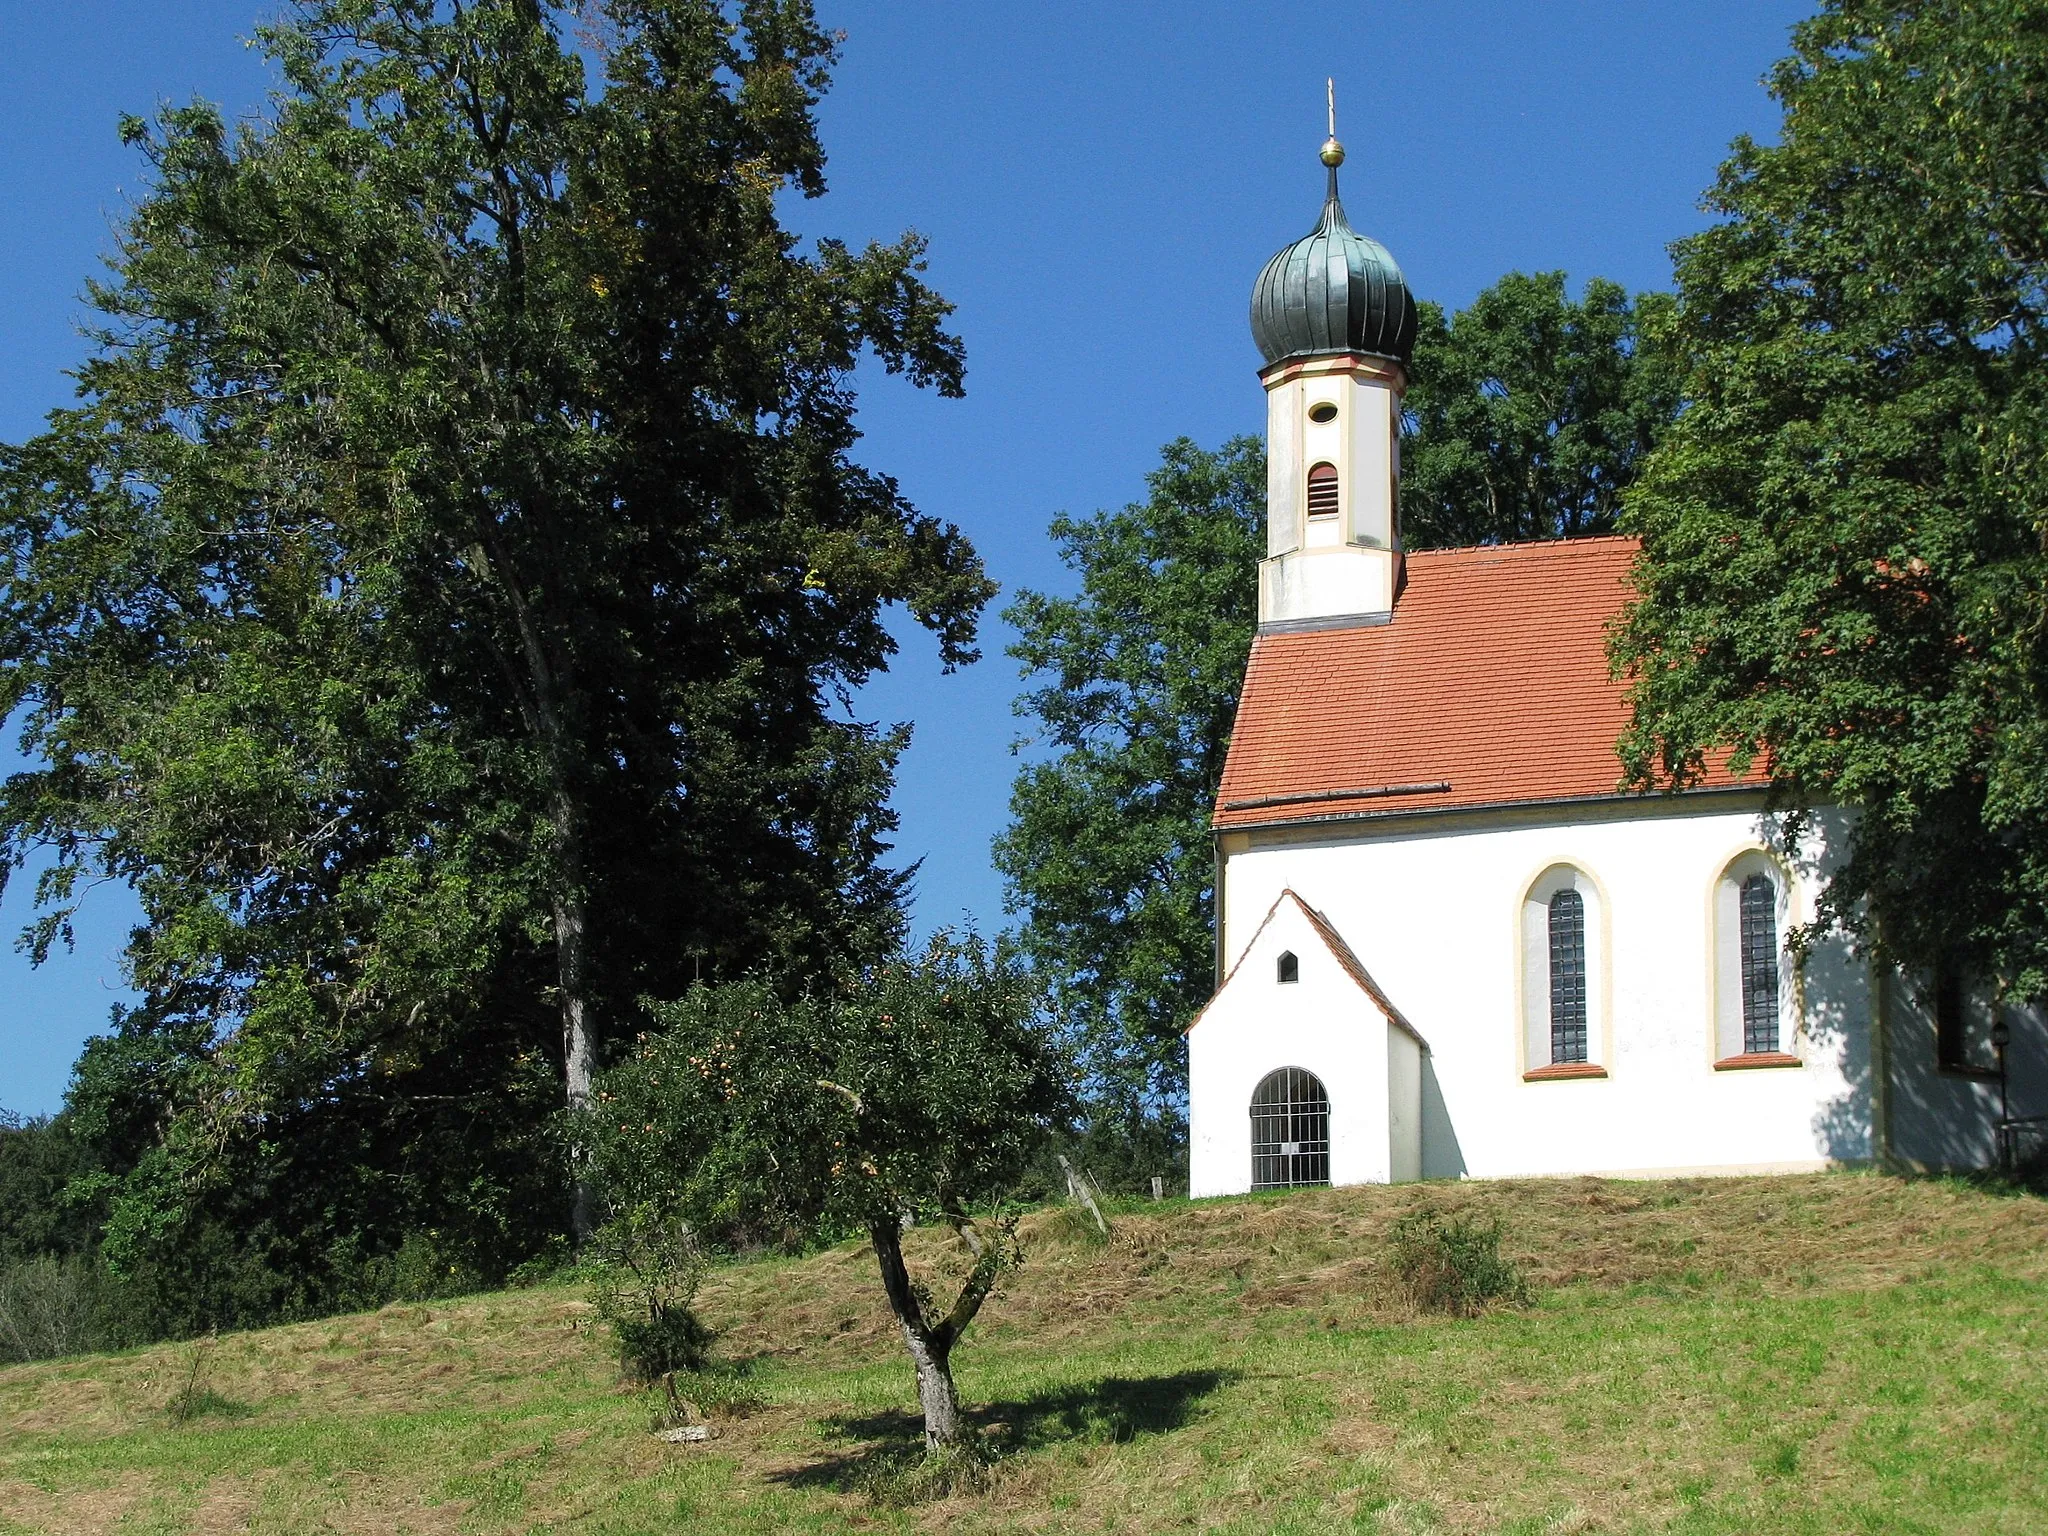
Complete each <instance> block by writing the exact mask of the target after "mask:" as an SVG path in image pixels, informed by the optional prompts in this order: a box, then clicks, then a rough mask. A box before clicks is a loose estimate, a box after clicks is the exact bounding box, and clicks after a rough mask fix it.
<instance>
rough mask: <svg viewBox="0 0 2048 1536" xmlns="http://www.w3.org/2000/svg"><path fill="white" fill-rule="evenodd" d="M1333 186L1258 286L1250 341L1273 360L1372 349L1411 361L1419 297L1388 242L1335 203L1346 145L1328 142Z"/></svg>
mask: <svg viewBox="0 0 2048 1536" xmlns="http://www.w3.org/2000/svg"><path fill="white" fill-rule="evenodd" d="M1322 160H1323V163H1324V164H1325V165H1327V166H1328V167H1329V168H1330V191H1329V196H1328V198H1327V199H1326V200H1325V201H1324V203H1323V217H1322V221H1321V222H1320V223H1319V224H1317V225H1316V227H1315V230H1314V231H1313V232H1312V233H1310V234H1308V235H1305V236H1303V237H1302V238H1301V239H1299V240H1297V241H1295V242H1294V244H1292V245H1290V246H1286V247H1284V248H1283V249H1281V250H1279V251H1278V252H1276V253H1275V254H1274V256H1273V259H1272V260H1271V261H1269V262H1267V263H1266V268H1265V270H1264V271H1263V272H1261V273H1260V274H1259V280H1258V282H1257V283H1256V284H1254V285H1253V287H1252V340H1253V341H1255V342H1256V343H1258V348H1259V354H1260V356H1262V357H1263V358H1264V359H1265V360H1266V361H1267V362H1268V363H1269V364H1270V363H1277V362H1279V361H1281V360H1282V359H1283V358H1289V357H1313V356H1316V355H1318V354H1321V353H1341V352H1370V353H1374V354H1376V355H1378V356H1380V357H1391V358H1393V359H1394V360H1395V361H1396V362H1399V363H1403V364H1405V363H1406V362H1407V361H1408V359H1409V355H1410V354H1411V353H1412V352H1413V351H1414V350H1415V296H1414V295H1413V294H1412V293H1410V292H1409V291H1408V280H1407V279H1406V278H1404V277H1402V276H1401V269H1400V268H1399V267H1398V266H1396V265H1395V264H1394V258H1393V256H1392V255H1391V254H1390V253H1389V252H1388V250H1387V248H1386V247H1385V246H1384V245H1381V244H1380V243H1379V241H1377V240H1375V239H1373V238H1372V237H1371V236H1370V235H1361V234H1359V233H1358V232H1357V231H1356V230H1354V229H1353V228H1352V227H1351V225H1350V223H1349V222H1348V221H1347V220H1346V219H1345V217H1344V205H1343V204H1342V203H1340V202H1338V201H1337V167H1338V166H1339V165H1340V164H1342V163H1343V160H1344V147H1343V146H1342V145H1341V144H1339V143H1338V142H1337V140H1336V138H1335V137H1334V136H1333V137H1332V138H1331V139H1330V140H1329V142H1328V143H1326V144H1324V145H1323V147H1322Z"/></svg>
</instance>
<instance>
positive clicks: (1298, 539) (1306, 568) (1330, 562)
mask: <svg viewBox="0 0 2048 1536" xmlns="http://www.w3.org/2000/svg"><path fill="white" fill-rule="evenodd" d="M1263 378H1264V381H1265V385H1266V462H1267V471H1266V473H1267V483H1266V555H1267V558H1266V560H1265V562H1264V563H1263V565H1262V567H1261V569H1260V572H1259V622H1260V623H1261V624H1287V623H1303V622H1310V623H1312V622H1318V621H1324V620H1331V621H1335V620H1341V619H1345V618H1353V617H1356V618H1359V619H1361V620H1363V621H1368V622H1369V621H1370V620H1371V619H1372V618H1373V617H1374V616H1378V615H1385V614H1389V613H1391V612H1392V611H1393V605H1394V595H1395V591H1396V588H1397V586H1398V581H1399V569H1400V512H1399V506H1400V419H1401V393H1402V390H1403V388H1404V387H1405V385H1406V382H1407V380H1406V377H1405V375H1404V374H1403V373H1402V370H1401V367H1400V365H1399V364H1398V363H1395V362H1393V361H1391V360H1389V359H1387V358H1381V357H1372V356H1365V355H1360V354H1356V353H1343V354H1337V355H1334V356H1322V357H1309V358H1298V359H1290V360H1288V361H1286V362H1283V363H1279V364H1276V365H1275V366H1273V367H1271V368H1269V369H1267V370H1266V372H1265V374H1264V375H1263ZM1318 418H1320V419H1318ZM1322 464H1327V465H1329V466H1331V467H1332V468H1333V469H1334V470H1335V471H1336V491H1337V496H1336V515H1335V516H1333V517H1331V516H1324V517H1317V516H1313V515H1311V508H1310V491H1309V485H1310V476H1311V474H1312V472H1313V471H1314V470H1315V469H1316V467H1317V466H1318V465H1322Z"/></svg>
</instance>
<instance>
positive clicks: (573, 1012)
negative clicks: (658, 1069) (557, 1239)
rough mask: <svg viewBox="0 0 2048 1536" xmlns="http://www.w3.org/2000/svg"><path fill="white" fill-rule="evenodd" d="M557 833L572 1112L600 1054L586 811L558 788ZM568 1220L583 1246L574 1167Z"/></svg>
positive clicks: (584, 1189) (584, 1228)
mask: <svg viewBox="0 0 2048 1536" xmlns="http://www.w3.org/2000/svg"><path fill="white" fill-rule="evenodd" d="M553 812H554V815H553V820H554V824H555V825H554V835H555V861H556V862H555V879H554V887H555V890H554V919H555V969H556V974H557V977H558V979H559V983H560V988H561V995H562V1085H563V1089H564V1096H565V1098H566V1099H567V1101H568V1106H569V1113H570V1114H572V1115H576V1114H581V1113H582V1112H583V1111H584V1110H585V1109H586V1108H587V1107H588V1106H589V1104H590V1081H591V1078H592V1076H593V1075H594V1074H595V1072H596V1052H595V1051H594V1049H593V1048H592V1045H591V1040H590V1019H589V1016H588V1003H587V999H586V992H587V989H588V985H589V975H590V963H589V962H590V933H589V921H588V907H587V903H586V901H585V899H584V884H583V877H584V868H583V813H582V809H581V807H579V806H578V805H577V804H576V803H575V799H574V797H573V796H571V795H569V794H567V793H564V792H560V791H558V792H557V793H556V795H555V803H554V807H553ZM569 1221H570V1226H571V1228H572V1230H573V1231H574V1233H575V1236H576V1244H577V1246H578V1247H581V1246H582V1245H583V1243H584V1242H585V1241H586V1240H587V1239H588V1238H589V1236H590V1234H591V1232H592V1230H593V1229H594V1228H595V1226H596V1221H595V1218H594V1214H593V1212H592V1209H591V1197H590V1181H589V1180H588V1179H587V1178H585V1177H584V1174H583V1170H582V1168H580V1167H578V1168H576V1169H575V1170H574V1180H573V1188H572V1192H571V1196H570V1212H569Z"/></svg>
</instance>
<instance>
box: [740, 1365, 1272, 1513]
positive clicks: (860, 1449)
mask: <svg viewBox="0 0 2048 1536" xmlns="http://www.w3.org/2000/svg"><path fill="white" fill-rule="evenodd" d="M1240 1374H1241V1373H1239V1372H1237V1371H1180V1372H1177V1373H1176V1374H1174V1375H1171V1376H1104V1377H1100V1378H1098V1379H1097V1380H1094V1381H1088V1382H1080V1383H1077V1384H1075V1385H1072V1386H1066V1387H1057V1388H1053V1389H1050V1390H1048V1391H1045V1392H1040V1393H1036V1394H1034V1395H1033V1396H1031V1397H1027V1398H1021V1399H1009V1400H1005V1401H1001V1402H994V1403H984V1404H982V1405H980V1406H978V1407H974V1408H970V1409H968V1410H967V1411H966V1418H967V1420H968V1422H969V1424H970V1425H971V1426H972V1427H973V1430H974V1432H975V1436H976V1439H977V1440H978V1441H979V1443H980V1444H981V1445H982V1447H983V1448H984V1449H985V1450H987V1451H990V1452H993V1453H995V1454H997V1455H1010V1454H1014V1453H1015V1452H1018V1451H1030V1450H1037V1449H1039V1448H1041V1447H1043V1446H1048V1445H1054V1444H1058V1443H1060V1442H1062V1441H1070V1440H1082V1441H1093V1442H1096V1443H1099V1444H1113V1445H1120V1444H1122V1443H1124V1442H1125V1441H1128V1440H1136V1439H1138V1438H1139V1437H1141V1436H1144V1435H1160V1434H1166V1433H1168V1432H1169V1431H1171V1430H1176V1429H1179V1428H1180V1427H1181V1426H1182V1425H1184V1424H1186V1423H1187V1422H1188V1421H1189V1420H1190V1419H1192V1418H1193V1417H1194V1414H1195V1410H1196V1408H1197V1407H1198V1406H1199V1405H1200V1403H1201V1401H1202V1399H1203V1398H1205V1397H1207V1396H1208V1395H1209V1394H1210V1393H1212V1392H1214V1391H1215V1390H1216V1389H1217V1388H1218V1387H1222V1386H1227V1385H1228V1384H1229V1383H1231V1382H1233V1381H1235V1380H1237V1379H1238V1377H1239V1375H1240ZM822 1427H823V1428H824V1430H825V1433H826V1434H827V1435H828V1436H830V1437H831V1438H833V1439H835V1440H838V1441H841V1442H844V1443H845V1444H846V1445H847V1449H846V1450H845V1451H843V1452H840V1453H837V1454H835V1455H830V1456H826V1457H823V1458H821V1459H820V1460H817V1461H814V1462H812V1463H810V1464H809V1465H807V1466H802V1467H797V1468H794V1469H792V1470H790V1471H788V1472H784V1473H781V1474H779V1475H778V1476H777V1477H776V1478H775V1481H777V1482H782V1483H787V1484H789V1485H790V1486H791V1487H797V1488H831V1489H834V1490H835V1491H839V1492H851V1491H855V1490H860V1489H865V1488H869V1487H871V1485H872V1484H873V1483H874V1481H875V1479H876V1477H877V1476H878V1475H883V1474H886V1473H888V1472H890V1471H892V1470H895V1469H899V1468H902V1467H905V1466H908V1465H910V1464H913V1463H915V1462H917V1461H918V1460H920V1459H922V1457H923V1456H924V1419H923V1418H922V1417H921V1416H920V1415H918V1414H915V1413H905V1412H903V1411H901V1410H900V1409H891V1410H890V1411H888V1412H886V1413H871V1414H845V1415H841V1416H838V1417H835V1418H829V1419H826V1420H824V1421H823V1425H822Z"/></svg>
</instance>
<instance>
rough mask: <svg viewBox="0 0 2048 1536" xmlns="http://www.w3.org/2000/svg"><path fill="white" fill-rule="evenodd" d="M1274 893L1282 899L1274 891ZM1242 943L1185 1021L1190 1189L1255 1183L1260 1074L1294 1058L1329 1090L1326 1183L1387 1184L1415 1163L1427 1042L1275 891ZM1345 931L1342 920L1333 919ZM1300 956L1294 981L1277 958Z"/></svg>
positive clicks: (1220, 1189)
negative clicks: (1392, 1017)
mask: <svg viewBox="0 0 2048 1536" xmlns="http://www.w3.org/2000/svg"><path fill="white" fill-rule="evenodd" d="M1276 901H1278V905H1277V906H1276V905H1275V902H1276ZM1268 911H1270V913H1271V921H1268V922H1265V923H1264V924H1263V926H1262V927H1261V928H1260V931H1259V933H1258V935H1257V937H1256V938H1252V937H1251V936H1250V933H1249V930H1247V938H1248V939H1249V941H1250V949H1249V952H1248V953H1246V954H1245V955H1243V956H1242V957H1241V959H1240V961H1239V963H1238V965H1237V966H1236V967H1235V969H1234V970H1233V972H1232V974H1231V976H1230V979H1229V982H1228V983H1227V984H1226V985H1225V986H1224V987H1223V989H1222V990H1221V991H1219V992H1218V993H1217V995H1216V997H1215V998H1214V999H1213V1000H1212V1001H1211V1003H1210V1004H1209V1006H1208V1008H1207V1009H1205V1010H1204V1011H1203V1013H1202V1015H1201V1017H1200V1018H1199V1019H1198V1020H1197V1021H1196V1023H1195V1025H1194V1027H1193V1028H1192V1029H1191V1030H1190V1031H1189V1032H1188V1092H1189V1102H1190V1105H1191V1106H1198V1108H1196V1110H1195V1114H1194V1117H1193V1121H1192V1124H1191V1127H1190V1129H1191V1137H1190V1146H1189V1158H1188V1187H1189V1191H1190V1193H1192V1194H1194V1195H1196V1196H1198V1197H1199V1196H1209V1195H1231V1194H1241V1193H1243V1192H1244V1191H1246V1190H1248V1189H1250V1188H1251V1173H1252V1152H1251V1101H1252V1094H1253V1093H1254V1091H1255V1090H1256V1089H1257V1087H1258V1085H1259V1082H1260V1080H1261V1079H1262V1078H1264V1077H1265V1076H1266V1074H1267V1073H1269V1072H1273V1071H1276V1070H1278V1069H1279V1068H1281V1067H1301V1068H1304V1069H1306V1070H1307V1071H1310V1072H1313V1073H1314V1074H1315V1075H1316V1076H1317V1077H1318V1078H1320V1079H1321V1080H1322V1083H1323V1088H1324V1091H1325V1092H1327V1093H1328V1094H1329V1096H1330V1182H1331V1183H1332V1184H1368V1183H1370V1184H1384V1183H1387V1182H1389V1181H1390V1180H1394V1179H1402V1178H1411V1179H1412V1178H1415V1177H1417V1176H1418V1174H1419V1173H1420V1170H1421V1165H1422V1149H1421V1123H1422V1109H1421V1103H1420V1094H1421V1082H1422V1070H1423V1069H1422V1063H1423V1059H1424V1052H1423V1051H1422V1049H1421V1047H1420V1045H1419V1044H1418V1043H1417V1042H1416V1040H1415V1039H1414V1037H1413V1036H1411V1035H1410V1034H1408V1033H1407V1031H1405V1030H1403V1029H1401V1028H1400V1027H1399V1026H1398V1025H1395V1024H1393V1023H1391V1022H1389V1021H1388V1019H1387V1018H1386V1016H1385V1015H1384V1014H1383V1013H1381V1012H1380V1010H1379V1008H1378V1007H1377V1006H1376V1005H1375V1004H1374V1002H1373V1001H1372V999H1371V997H1370V996H1369V995H1368V994H1367V993H1366V992H1365V991H1364V990H1363V989H1362V988H1361V987H1360V986H1359V984H1358V983H1357V981H1356V980H1354V979H1353V978H1352V977H1351V976H1350V975H1349V974H1348V973H1347V972H1346V971H1345V969H1344V967H1343V965H1342V964H1341V963H1340V962H1339V960H1338V959H1337V957H1336V956H1335V954H1333V953H1332V952H1331V950H1330V948H1329V947H1328V945H1326V944H1325V943H1324V941H1323V939H1322V937H1321V935H1320V934H1318V933H1317V932H1316V931H1315V928H1314V926H1313V925H1312V924H1311V923H1310V922H1309V920H1308V918H1307V917H1306V916H1305V915H1304V914H1303V913H1302V911H1301V909H1300V907H1298V906H1297V905H1295V903H1294V902H1293V901H1291V900H1288V901H1279V900H1278V893H1277V892H1276V893H1275V897H1274V899H1273V900H1269V901H1268V903H1267V907H1266V909H1265V910H1262V911H1261V913H1260V914H1259V917H1258V918H1255V919H1253V923H1254V925H1257V924H1258V922H1259V919H1261V918H1264V917H1265V916H1266V914H1267V912H1268ZM1340 931H1341V930H1340ZM1283 953H1291V954H1293V955H1294V956H1295V958H1296V960H1297V962H1298V963H1299V971H1298V977H1299V979H1298V980H1296V981H1294V982H1281V981H1280V980H1279V979H1278V962H1279V958H1280V956H1281V955H1282V954H1283Z"/></svg>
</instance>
